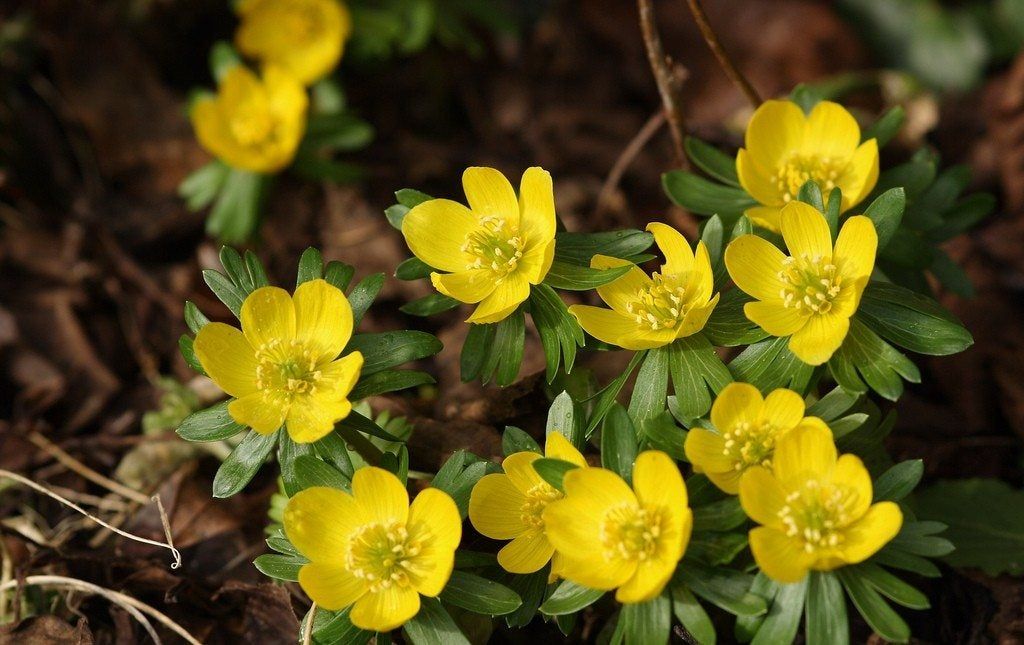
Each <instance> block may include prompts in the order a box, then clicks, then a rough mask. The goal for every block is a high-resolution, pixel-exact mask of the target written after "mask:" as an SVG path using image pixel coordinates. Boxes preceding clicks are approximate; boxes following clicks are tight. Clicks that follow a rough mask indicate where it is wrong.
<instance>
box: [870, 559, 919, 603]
mask: <svg viewBox="0 0 1024 645" xmlns="http://www.w3.org/2000/svg"><path fill="white" fill-rule="evenodd" d="M855 568H856V570H857V575H859V576H860V577H861V578H863V579H864V580H865V581H867V583H868V584H869V585H871V586H872V587H874V589H875V591H877V592H879V593H880V594H882V595H883V596H885V597H886V598H888V599H889V600H891V601H893V602H894V603H896V604H897V605H901V606H903V607H908V608H910V609H928V608H930V607H931V603H929V602H928V596H926V595H924V594H923V593H921V592H920V591H918V590H917V589H915V588H914V587H912V586H910V585H908V584H907V583H905V582H903V581H902V580H900V579H899V578H897V577H896V576H894V575H893V574H891V573H889V572H888V571H886V570H885V569H883V568H882V567H880V566H878V565H877V564H872V563H870V562H863V563H861V564H858V565H856V567H855Z"/></svg>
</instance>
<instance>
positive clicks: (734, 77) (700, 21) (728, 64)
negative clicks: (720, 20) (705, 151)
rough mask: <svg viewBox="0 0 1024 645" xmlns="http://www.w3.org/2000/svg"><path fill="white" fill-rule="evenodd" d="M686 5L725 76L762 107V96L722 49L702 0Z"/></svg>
mask: <svg viewBox="0 0 1024 645" xmlns="http://www.w3.org/2000/svg"><path fill="white" fill-rule="evenodd" d="M686 4H687V5H688V6H689V7H690V13H692V14H693V19H694V21H695V22H696V23H697V27H698V28H699V29H700V33H701V35H702V36H704V41H705V42H706V43H707V44H708V48H709V49H711V53H712V54H714V55H715V58H717V59H718V64H719V65H721V66H722V70H723V71H724V72H725V75H726V76H728V77H729V80H731V81H732V82H733V83H734V84H735V85H736V86H738V87H739V88H740V90H741V91H742V92H743V94H744V96H746V97H747V100H748V101H750V104H751V105H752V106H754V107H755V108H756V107H758V106H759V105H761V96H760V95H759V94H758V93H757V90H755V89H754V86H753V85H751V84H750V81H748V80H747V79H746V77H745V76H743V74H742V73H741V72H740V70H739V69H738V68H737V67H736V65H735V64H734V63H733V62H732V59H731V58H729V54H727V53H726V52H725V48H724V47H722V43H721V42H720V41H719V40H718V36H716V35H715V32H714V30H713V29H711V24H710V23H709V22H708V16H707V14H705V13H704V7H702V6H701V4H700V0H686Z"/></svg>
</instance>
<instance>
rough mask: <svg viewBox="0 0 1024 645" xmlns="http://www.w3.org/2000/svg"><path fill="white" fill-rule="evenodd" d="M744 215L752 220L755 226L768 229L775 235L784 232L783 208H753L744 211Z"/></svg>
mask: <svg viewBox="0 0 1024 645" xmlns="http://www.w3.org/2000/svg"><path fill="white" fill-rule="evenodd" d="M743 214H744V215H746V216H747V217H748V218H750V221H751V222H752V223H753V224H754V225H755V226H760V227H761V228H766V229H768V230H769V231H772V232H775V233H780V232H781V231H782V207H781V206H751V207H750V208H748V209H747V210H745V211H743Z"/></svg>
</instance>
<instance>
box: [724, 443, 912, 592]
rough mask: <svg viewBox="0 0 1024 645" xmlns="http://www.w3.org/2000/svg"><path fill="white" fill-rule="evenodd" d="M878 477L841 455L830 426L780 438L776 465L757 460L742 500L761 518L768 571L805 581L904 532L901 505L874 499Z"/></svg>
mask: <svg viewBox="0 0 1024 645" xmlns="http://www.w3.org/2000/svg"><path fill="white" fill-rule="evenodd" d="M871 497H872V488H871V476H870V475H868V471H867V469H865V468H864V464H863V463H861V460H860V459H859V458H857V457H855V456H854V455H843V456H842V457H839V458H838V459H837V456H836V446H835V443H833V440H832V433H831V431H829V429H828V428H827V427H823V426H819V425H805V426H800V427H798V428H795V429H794V430H792V431H790V432H788V433H786V434H785V435H783V436H782V437H780V438H779V441H778V444H777V445H776V447H775V459H774V463H773V470H768V469H767V468H764V467H761V466H755V467H753V468H751V469H749V470H748V471H747V472H746V473H744V475H743V477H742V479H740V504H742V506H743V510H744V511H746V513H747V515H748V516H750V518H751V519H752V520H754V521H755V522H757V523H758V524H761V525H762V526H759V527H757V528H755V529H753V530H751V531H750V550H751V551H752V552H753V554H754V559H755V560H756V561H757V565H758V566H759V567H760V568H761V571H763V572H764V573H765V575H767V576H769V577H770V578H773V579H775V580H777V581H779V582H785V583H789V582H799V581H800V580H802V579H803V578H804V576H805V575H807V572H808V570H811V569H813V570H815V571H830V570H832V569H836V568H838V567H841V566H844V565H847V564H856V563H858V562H863V561H864V560H866V559H868V558H870V557H871V556H872V555H874V554H875V553H876V552H878V550H879V549H881V548H882V547H883V546H885V544H886V543H887V542H889V540H891V539H892V538H893V537H895V536H896V534H897V533H899V531H900V526H902V524H903V513H902V512H900V507H899V506H897V505H896V504H894V503H892V502H879V503H877V504H872V503H871Z"/></svg>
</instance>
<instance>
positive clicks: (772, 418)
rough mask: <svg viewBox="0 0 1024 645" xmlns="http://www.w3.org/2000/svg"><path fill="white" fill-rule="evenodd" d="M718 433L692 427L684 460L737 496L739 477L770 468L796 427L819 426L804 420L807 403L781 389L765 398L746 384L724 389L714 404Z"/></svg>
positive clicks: (814, 419)
mask: <svg viewBox="0 0 1024 645" xmlns="http://www.w3.org/2000/svg"><path fill="white" fill-rule="evenodd" d="M711 423H712V424H714V426H715V429H716V430H717V431H715V432H713V431H711V430H707V429H705V428H699V427H697V428H693V429H691V430H690V432H689V434H687V435H686V445H685V448H686V458H687V459H689V460H690V463H692V464H693V469H694V470H695V471H697V472H703V473H704V474H705V475H707V477H708V479H710V480H711V481H712V482H714V484H715V485H716V486H718V487H719V488H721V489H722V490H723V491H725V492H727V493H729V494H730V495H735V494H736V493H737V492H739V485H740V476H741V475H743V473H744V472H746V471H747V470H748V469H749V468H752V467H754V466H764V467H765V468H771V467H772V459H773V456H774V454H775V446H776V443H777V442H778V441H779V439H780V438H781V437H782V436H783V435H785V434H786V433H787V432H790V431H791V430H792V429H793V428H798V427H802V426H804V425H808V424H810V425H821V424H823V423H824V422H823V421H821V420H820V419H818V418H817V417H805V416H804V400H803V398H801V397H800V395H799V394H797V393H796V392H794V391H792V390H786V389H782V388H779V389H778V390H775V391H773V392H772V393H770V394H769V395H768V396H766V397H762V396H761V392H760V391H759V390H758V389H757V388H756V387H754V386H753V385H750V384H748V383H730V384H729V385H727V386H725V389H723V390H722V392H721V394H719V395H718V398H716V399H715V403H714V405H712V406H711Z"/></svg>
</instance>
